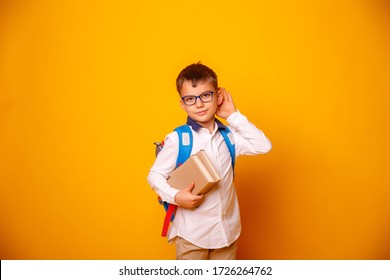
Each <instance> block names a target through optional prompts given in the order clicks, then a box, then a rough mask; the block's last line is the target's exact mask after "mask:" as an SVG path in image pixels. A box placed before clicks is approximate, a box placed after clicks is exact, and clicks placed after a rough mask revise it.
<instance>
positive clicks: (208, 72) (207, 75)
mask: <svg viewBox="0 0 390 280" xmlns="http://www.w3.org/2000/svg"><path fill="white" fill-rule="evenodd" d="M184 81H191V83H192V86H193V87H197V86H198V83H199V82H210V83H212V84H213V86H214V87H215V89H217V88H218V79H217V75H216V74H215V72H214V71H213V70H212V69H211V68H209V67H207V66H206V65H203V64H202V63H200V62H198V63H193V64H191V65H188V66H187V67H186V68H184V69H183V70H181V72H180V73H179V76H177V78H176V89H177V91H178V92H179V94H180V90H181V87H182V86H183V83H184Z"/></svg>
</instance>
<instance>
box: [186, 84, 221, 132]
mask: <svg viewBox="0 0 390 280" xmlns="http://www.w3.org/2000/svg"><path fill="white" fill-rule="evenodd" d="M208 93H209V94H210V93H212V95H213V96H212V100H211V101H209V102H203V101H202V100H200V98H196V103H195V104H194V105H186V104H185V103H184V101H183V100H181V101H180V105H181V107H182V108H183V110H184V111H186V112H187V114H188V116H189V117H190V118H191V119H193V120H194V121H196V122H198V123H199V124H201V125H202V126H203V127H207V128H209V127H210V126H211V125H212V127H214V117H215V113H216V112H217V109H218V105H219V104H218V102H219V99H220V98H218V91H217V90H216V88H214V86H213V84H212V83H211V82H203V83H202V82H199V83H198V84H197V86H196V87H193V86H192V82H191V81H187V80H185V81H184V83H183V86H182V88H181V91H180V96H181V97H184V96H191V95H192V96H200V95H201V94H206V96H207V94H208ZM204 100H206V98H204Z"/></svg>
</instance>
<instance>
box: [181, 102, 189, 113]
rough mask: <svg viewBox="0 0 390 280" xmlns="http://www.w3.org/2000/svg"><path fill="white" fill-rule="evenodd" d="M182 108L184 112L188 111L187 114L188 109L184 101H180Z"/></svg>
mask: <svg viewBox="0 0 390 280" xmlns="http://www.w3.org/2000/svg"><path fill="white" fill-rule="evenodd" d="M180 107H181V108H182V109H183V110H184V111H186V112H187V110H186V109H187V108H186V106H185V104H184V101H183V100H180Z"/></svg>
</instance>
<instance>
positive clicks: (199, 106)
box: [195, 98, 204, 108]
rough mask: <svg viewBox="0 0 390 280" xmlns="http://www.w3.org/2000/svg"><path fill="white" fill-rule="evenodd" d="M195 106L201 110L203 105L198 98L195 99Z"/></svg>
mask: <svg viewBox="0 0 390 280" xmlns="http://www.w3.org/2000/svg"><path fill="white" fill-rule="evenodd" d="M195 106H196V107H197V108H202V107H203V106H204V104H203V102H202V100H200V98H197V99H196V103H195Z"/></svg>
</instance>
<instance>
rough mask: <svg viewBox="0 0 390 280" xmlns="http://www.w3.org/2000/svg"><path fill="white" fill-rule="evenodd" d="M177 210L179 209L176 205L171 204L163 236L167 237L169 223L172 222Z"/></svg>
mask: <svg viewBox="0 0 390 280" xmlns="http://www.w3.org/2000/svg"><path fill="white" fill-rule="evenodd" d="M176 209H177V206H176V205H174V204H169V206H168V210H167V212H166V214H165V219H164V225H163V229H162V233H161V236H164V237H166V236H167V233H168V228H169V223H170V222H171V219H172V217H173V215H174V214H175V213H176Z"/></svg>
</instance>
